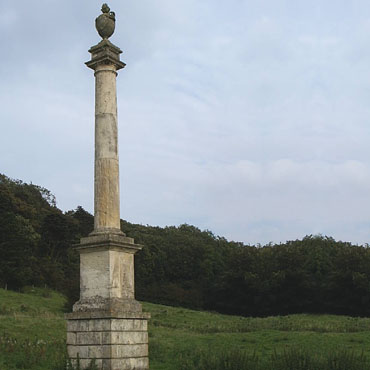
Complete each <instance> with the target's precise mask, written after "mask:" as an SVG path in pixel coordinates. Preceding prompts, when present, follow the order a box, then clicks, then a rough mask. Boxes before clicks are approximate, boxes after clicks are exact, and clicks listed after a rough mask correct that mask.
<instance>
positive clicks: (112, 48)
mask: <svg viewBox="0 0 370 370" xmlns="http://www.w3.org/2000/svg"><path fill="white" fill-rule="evenodd" d="M89 53H91V60H90V61H88V62H86V63H85V64H86V65H87V66H88V67H89V68H91V69H93V70H94V71H95V69H96V67H97V66H98V65H102V64H103V65H104V64H113V65H114V66H115V67H116V71H118V70H119V69H122V68H124V67H125V66H126V64H125V63H123V62H121V60H120V54H121V53H122V50H121V49H120V48H119V47H117V46H116V45H113V44H112V43H111V42H110V41H109V40H102V41H100V42H99V44H97V45H95V46H93V47H91V48H90V50H89Z"/></svg>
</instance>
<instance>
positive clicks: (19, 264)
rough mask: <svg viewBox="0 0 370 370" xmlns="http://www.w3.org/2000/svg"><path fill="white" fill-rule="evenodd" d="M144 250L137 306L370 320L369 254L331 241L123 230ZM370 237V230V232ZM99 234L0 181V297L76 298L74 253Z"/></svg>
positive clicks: (35, 193)
mask: <svg viewBox="0 0 370 370" xmlns="http://www.w3.org/2000/svg"><path fill="white" fill-rule="evenodd" d="M121 228H122V230H123V231H124V232H125V233H126V234H127V235H128V236H130V237H133V238H135V241H136V242H137V243H140V244H143V245H144V248H143V250H142V251H140V252H139V253H138V254H137V255H136V260H135V275H136V296H137V298H138V299H139V300H145V301H149V302H154V303H164V304H168V305H175V306H176V305H178V306H185V307H190V308H195V309H206V310H212V311H218V312H222V313H229V314H240V315H246V316H249V315H253V316H266V315H276V314H289V313H301V312H306V313H336V314H350V315H360V316H370V248H368V246H367V245H366V246H358V245H352V244H351V243H348V242H340V241H339V242H338V241H335V240H334V239H332V238H330V237H326V236H312V235H310V236H306V237H304V238H303V239H302V240H295V241H288V242H286V243H284V244H276V245H272V244H269V245H265V246H260V245H258V246H250V245H244V244H243V243H237V242H230V241H227V240H226V239H225V238H222V237H219V236H216V235H214V234H213V233H212V232H210V231H208V230H206V231H202V230H199V229H198V228H197V227H195V226H191V225H187V224H184V225H180V226H178V227H175V226H170V227H165V228H161V227H152V226H144V225H136V224H131V223H129V222H126V221H123V220H122V221H121ZM369 228H370V225H369ZM92 229H93V216H92V215H91V214H89V213H88V212H86V211H85V210H84V209H83V208H82V207H77V208H76V209H75V210H72V211H69V212H66V213H63V212H62V211H61V210H59V209H58V208H57V207H56V200H55V197H54V196H53V195H52V194H51V193H50V192H49V191H48V190H47V189H44V188H42V187H40V186H36V185H33V184H26V183H23V182H22V181H19V180H12V179H9V178H8V177H6V176H5V175H1V174H0V287H2V288H7V289H12V290H20V291H21V290H22V289H23V288H24V287H26V286H29V285H35V286H48V287H50V288H53V289H56V290H59V291H61V292H63V293H64V294H66V295H67V296H68V298H69V307H66V309H70V306H71V304H72V303H74V302H75V301H76V300H77V299H78V293H79V257H78V254H77V253H76V252H75V251H74V249H73V245H74V244H76V243H78V241H79V239H80V238H81V237H83V236H86V235H88V234H89V232H91V231H92Z"/></svg>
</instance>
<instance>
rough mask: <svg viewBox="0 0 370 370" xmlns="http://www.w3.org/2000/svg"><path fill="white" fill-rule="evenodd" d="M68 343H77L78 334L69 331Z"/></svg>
mask: <svg viewBox="0 0 370 370" xmlns="http://www.w3.org/2000/svg"><path fill="white" fill-rule="evenodd" d="M67 344H76V334H75V333H67Z"/></svg>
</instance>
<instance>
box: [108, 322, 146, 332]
mask: <svg viewBox="0 0 370 370" xmlns="http://www.w3.org/2000/svg"><path fill="white" fill-rule="evenodd" d="M111 330H112V331H147V330H148V322H147V321H146V320H135V319H133V320H127V319H112V325H111Z"/></svg>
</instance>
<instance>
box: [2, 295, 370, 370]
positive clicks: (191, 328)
mask: <svg viewBox="0 0 370 370" xmlns="http://www.w3.org/2000/svg"><path fill="white" fill-rule="evenodd" d="M64 302H65V300H64V297H62V296H61V295H59V294H57V293H55V292H52V291H49V290H45V289H28V290H27V291H26V293H15V292H10V291H5V290H2V289H0V370H19V369H32V370H62V369H63V367H64V365H63V364H64V362H65V361H64V356H65V345H64V343H65V335H66V330H65V322H64V319H63V305H64ZM143 307H144V310H145V311H149V312H151V314H152V319H151V320H150V325H149V340H150V344H149V349H150V364H151V366H150V368H151V370H193V369H199V370H203V369H204V370H206V369H207V366H208V367H210V366H212V367H213V368H212V369H210V368H208V369H207V370H218V369H227V370H229V369H230V370H234V369H235V370H244V369H246V368H247V367H244V368H242V367H240V365H235V364H234V365H235V366H239V367H232V366H234V365H232V364H230V363H229V365H228V364H227V361H228V360H227V358H228V356H229V357H230V356H231V357H233V358H236V357H238V356H242V357H243V356H244V360H243V359H241V360H240V361H245V362H248V363H249V365H248V369H257V368H258V369H265V368H267V367H266V366H270V367H268V368H269V369H280V368H282V369H288V368H291V369H293V370H299V369H305V370H306V369H307V370H318V369H319V367H318V366H319V365H317V363H318V362H320V361H321V362H322V363H323V362H325V361H326V362H328V361H329V360H328V358H333V359H332V363H333V364H334V363H337V362H338V365H335V366H334V365H331V367H325V369H329V368H330V369H333V370H334V369H337V370H340V369H343V370H346V369H370V319H368V318H351V317H346V316H333V315H289V316H276V317H268V318H242V317H236V316H226V315H220V314H214V313H208V312H199V311H192V310H187V309H183V308H174V307H167V306H161V305H155V304H150V303H143ZM343 354H344V357H346V358H347V360H346V361H347V362H348V361H349V362H351V363H354V362H355V360H356V361H357V360H359V364H358V365H356V367H349V365H348V364H347V365H345V366H346V367H343V366H344V365H343V364H344V363H345V360H343ZM340 356H342V359H341V360H340V361H339V360H338V358H341V357H340ZM351 356H352V357H351ZM282 358H285V361H286V362H287V361H290V360H292V358H296V359H295V360H294V361H296V362H295V365H292V367H289V366H288V365H286V364H285V365H281V366H280V365H279V366H280V367H279V366H278V363H279V361H280V362H281V361H282ZM367 358H368V359H369V361H367ZM212 359H213V360H212ZM206 360H207V361H208V362H207V361H206ZM319 360H320V361H319ZM212 361H214V363H215V364H216V362H217V361H218V363H220V362H222V361H223V362H224V363H225V364H226V365H225V364H224V365H222V366H223V367H219V368H218V367H217V366H218V365H209V363H212ZM292 361H293V360H292ZM310 361H311V365H309V363H310ZM312 361H316V362H315V364H316V365H314V364H312ZM330 361H331V360H330ZM206 362H207V363H208V365H206V364H205V363H206ZM231 362H232V361H231ZM339 362H340V364H339ZM349 362H348V363H349ZM202 363H204V364H203V365H201V364H202ZM272 363H274V364H275V365H273V366H272V365H271V364H272ZM297 364H299V365H297ZM342 365H343V366H342ZM202 366H203V367H202ZM258 366H259V367H258ZM320 366H321V365H320ZM322 366H324V365H322ZM325 366H326V365H325ZM328 366H329V365H328ZM340 366H342V367H340Z"/></svg>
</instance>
